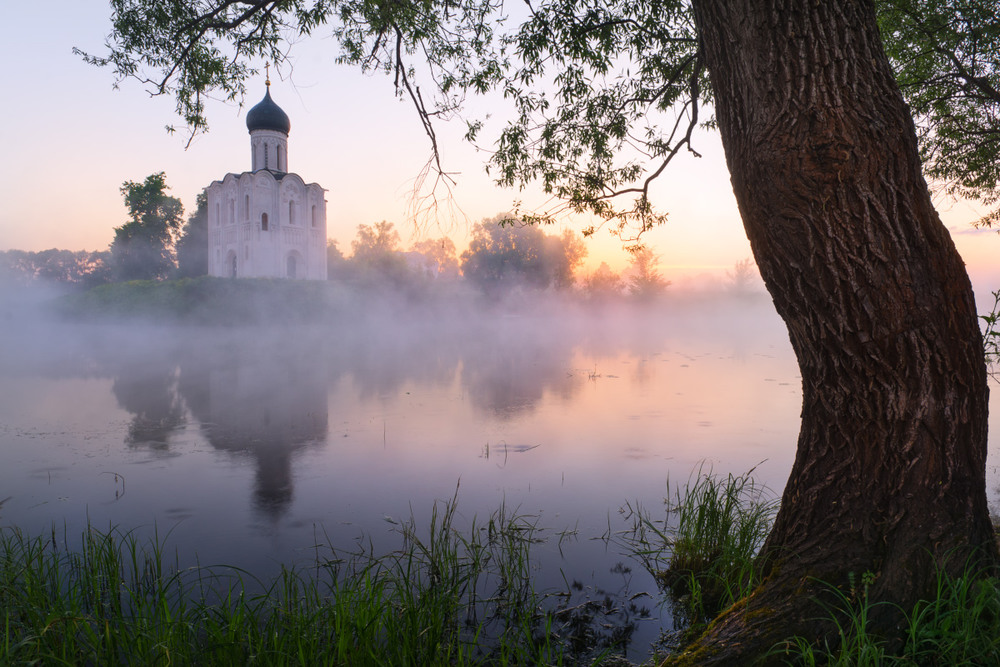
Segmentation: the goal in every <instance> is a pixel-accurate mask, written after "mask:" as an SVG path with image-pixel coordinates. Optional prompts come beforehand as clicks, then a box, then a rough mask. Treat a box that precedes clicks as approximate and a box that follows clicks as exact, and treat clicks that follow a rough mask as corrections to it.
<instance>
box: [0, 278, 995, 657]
mask: <svg viewBox="0 0 1000 667" xmlns="http://www.w3.org/2000/svg"><path fill="white" fill-rule="evenodd" d="M46 296H48V295H46ZM341 299H342V303H341V306H342V307H341V308H340V310H338V311H336V312H337V313H338V315H337V317H333V318H328V319H325V320H324V321H322V322H314V323H303V324H294V325H291V324H284V323H283V322H282V321H281V320H280V318H278V320H277V321H274V319H273V318H270V319H269V318H268V316H267V313H266V312H265V313H262V317H261V318H260V320H261V321H263V322H270V323H267V324H262V325H258V326H197V325H193V324H192V325H183V326H168V325H162V324H157V323H155V322H144V323H133V324H126V323H117V324H107V323H99V322H91V323H72V322H67V321H66V320H64V319H61V318H59V317H57V316H55V315H53V314H51V313H49V312H48V311H47V310H46V309H45V308H44V307H42V306H38V305H36V304H35V303H34V302H31V301H29V300H27V299H24V298H20V297H19V298H18V299H14V298H13V297H9V296H8V297H7V298H6V299H5V300H4V302H3V307H2V308H0V315H2V317H3V319H4V328H3V331H2V334H0V335H2V343H3V350H4V354H3V356H2V358H0V500H2V501H3V502H2V504H0V526H16V527H18V528H20V529H22V530H24V531H27V532H28V533H29V534H44V535H48V534H50V532H53V531H54V533H55V534H56V535H57V536H58V539H60V540H61V539H63V536H64V535H65V536H67V537H68V538H69V541H70V545H71V546H72V544H74V543H75V541H76V539H77V537H78V535H79V533H80V532H81V531H82V530H83V529H84V527H85V526H86V525H87V524H88V522H89V523H90V524H92V525H94V526H96V527H97V528H107V527H111V526H116V527H119V528H122V529H124V530H135V531H138V532H139V533H140V534H152V532H153V531H154V530H155V531H157V532H158V533H159V534H160V535H161V536H162V535H165V534H169V543H168V545H169V549H170V551H171V552H173V551H174V550H175V549H176V551H177V553H178V557H179V559H180V562H181V564H182V565H184V564H190V563H194V562H199V563H201V564H212V563H226V564H230V565H235V566H238V567H243V568H246V569H248V570H249V571H251V572H254V573H255V574H258V575H259V576H265V577H266V576H272V575H273V574H274V573H275V572H277V571H278V569H279V567H280V564H286V565H292V564H299V565H303V564H306V565H307V564H308V563H309V562H310V560H311V559H312V558H314V557H315V556H316V555H317V553H318V551H317V550H316V548H315V547H316V545H318V544H321V545H327V544H330V545H332V546H334V547H336V548H343V549H347V548H351V547H352V545H354V544H356V543H357V541H358V540H360V539H362V538H364V539H365V540H371V541H372V543H373V544H375V545H376V546H383V547H384V548H386V549H388V548H392V547H393V546H395V545H396V538H395V535H394V534H393V533H392V530H393V528H394V524H393V523H392V522H391V520H398V519H405V518H408V517H409V516H411V514H412V515H413V516H415V517H416V518H417V520H418V522H420V523H421V525H423V526H426V524H427V520H428V517H429V514H430V510H431V508H432V506H433V503H434V502H435V501H436V500H438V501H441V500H446V499H449V498H451V497H452V495H453V494H454V493H455V492H456V488H457V489H458V510H459V515H460V517H461V520H462V521H465V522H470V521H471V519H472V517H474V516H478V517H480V518H484V517H487V516H488V515H489V514H490V513H491V512H492V511H494V510H495V509H497V508H498V507H499V506H500V504H501V503H506V505H507V506H508V507H518V508H519V509H520V511H522V512H525V513H529V514H532V515H535V516H537V517H538V523H539V525H540V526H541V527H543V528H545V529H546V531H545V532H544V533H543V536H545V535H547V536H548V537H549V539H548V541H547V542H546V543H544V544H541V545H538V547H537V549H536V553H538V554H540V555H541V561H540V562H541V571H540V572H539V577H540V580H541V581H542V582H543V583H544V582H548V584H547V585H551V586H555V587H558V586H561V585H563V582H564V580H563V579H562V577H563V576H565V577H567V578H568V579H576V580H579V581H581V582H582V583H583V584H584V585H585V586H593V587H595V588H600V589H603V590H610V591H618V590H620V589H622V588H623V587H624V586H626V585H627V586H628V587H630V589H631V590H633V591H635V590H647V591H655V584H654V583H653V582H652V580H651V579H650V578H649V577H648V576H646V574H645V572H643V571H642V569H641V566H640V565H639V564H638V563H636V562H631V561H629V560H628V558H627V557H626V556H625V555H623V554H622V553H619V552H618V551H617V550H616V547H615V545H614V544H610V543H608V542H607V541H606V540H601V539H599V538H601V537H602V536H604V535H607V534H608V532H609V531H612V532H613V531H617V530H621V529H623V528H624V527H625V526H624V523H623V519H622V517H621V516H620V514H619V510H620V508H621V507H622V506H623V505H624V504H625V503H626V502H632V503H635V502H639V503H640V504H642V505H643V506H645V507H646V508H649V509H651V510H654V511H657V510H658V509H659V508H660V507H661V506H662V499H663V496H664V493H665V491H666V480H667V479H668V477H669V479H670V480H671V483H672V484H673V485H676V484H677V483H678V482H683V481H684V480H686V479H688V477H689V476H690V475H691V474H692V472H694V471H696V470H697V468H698V466H699V465H700V464H701V463H702V462H704V463H705V464H706V465H709V466H711V467H712V468H713V469H714V470H715V472H718V473H722V474H725V473H728V472H734V473H737V474H740V473H743V472H746V471H747V470H749V469H751V468H753V467H754V466H757V468H756V471H755V477H756V479H757V480H758V481H760V482H762V483H764V484H766V485H767V486H769V487H770V488H771V489H772V490H773V491H774V493H775V494H776V495H780V492H781V489H782V487H783V485H784V482H785V479H786V477H787V474H788V470H789V469H790V467H791V463H792V460H793V457H794V454H795V442H796V437H797V433H798V426H799V412H800V408H801V386H800V378H799V374H798V368H797V366H796V363H795V359H794V357H793V355H792V352H791V348H790V345H789V343H788V339H787V334H786V333H785V330H784V326H783V324H782V322H781V321H780V319H778V317H777V315H776V314H775V313H774V311H773V307H772V306H771V304H770V301H769V300H768V299H767V298H766V297H765V296H763V295H750V296H744V297H741V298H736V297H732V296H719V295H716V296H714V297H710V296H708V295H701V296H698V297H685V296H684V295H683V294H676V295H673V296H671V297H670V298H666V299H664V300H662V301H660V302H658V303H657V304H655V307H639V306H637V305H635V304H604V305H603V306H602V305H595V304H580V303H570V302H568V301H564V300H560V299H557V298H555V297H550V296H542V297H537V298H527V297H525V298H522V299H518V300H516V301H514V302H508V303H492V304H487V305H485V306H480V305H478V304H476V303H475V302H474V301H472V300H470V299H462V298H456V299H454V300H453V301H450V302H441V301H437V302H434V303H427V302H421V303H416V304H410V305H408V304H407V303H406V302H405V300H404V299H389V300H385V301H378V300H374V299H371V298H362V297H361V296H359V295H342V297H341ZM993 393H994V397H993V407H994V411H993V415H996V414H997V398H996V396H997V395H998V394H1000V392H996V391H994V392H993ZM992 421H993V422H994V423H995V422H996V417H995V416H994V417H993V418H992ZM992 432H993V434H992V435H991V440H990V458H989V465H988V471H987V472H988V475H989V479H990V480H991V482H990V492H991V501H992V502H994V504H996V500H997V491H996V487H997V473H996V471H997V460H998V459H997V455H996V454H997V450H998V438H997V435H996V433H997V429H996V428H994V429H993V430H992ZM560 531H569V532H568V533H567V534H571V537H570V538H569V539H565V540H563V541H562V542H560V540H559V539H558V537H557V533H559V532H560ZM376 550H377V551H378V549H376ZM327 553H328V552H327ZM618 563H625V564H626V565H627V566H628V567H631V573H630V574H628V575H624V574H622V572H621V571H620V570H617V571H613V570H615V566H616V564H618ZM648 606H650V607H651V609H652V613H653V617H652V620H651V621H650V622H649V623H647V624H646V625H645V626H642V628H643V629H642V630H641V631H640V634H639V635H637V637H636V642H635V645H636V646H637V647H642V648H643V650H645V649H644V647H648V646H649V644H650V642H651V641H652V639H655V636H656V634H657V633H658V632H659V628H660V627H661V625H662V627H665V628H668V627H669V626H670V620H669V612H667V611H664V610H663V609H661V608H657V607H656V601H655V599H653V598H650V599H649V600H648ZM643 633H645V634H643Z"/></svg>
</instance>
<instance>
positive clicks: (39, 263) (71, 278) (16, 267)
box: [0, 248, 110, 287]
mask: <svg viewBox="0 0 1000 667" xmlns="http://www.w3.org/2000/svg"><path fill="white" fill-rule="evenodd" d="M109 259H110V253H109V252H108V251H106V250H102V251H96V252H91V251H89V250H78V251H73V250H60V249H58V248H50V249H49V250H41V251H38V252H30V251H26V250H3V251H0V281H4V282H7V281H9V282H13V283H16V284H21V285H28V284H32V283H36V282H48V283H63V284H69V285H82V286H86V287H93V286H95V285H99V284H102V283H105V282H107V281H108V279H109V276H108V262H109Z"/></svg>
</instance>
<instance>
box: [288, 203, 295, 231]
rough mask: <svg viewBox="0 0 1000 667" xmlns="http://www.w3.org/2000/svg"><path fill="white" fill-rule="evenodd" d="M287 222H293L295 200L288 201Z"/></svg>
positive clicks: (291, 223)
mask: <svg viewBox="0 0 1000 667" xmlns="http://www.w3.org/2000/svg"><path fill="white" fill-rule="evenodd" d="M288 224H290V225H294V224H295V202H293V201H290V202H288Z"/></svg>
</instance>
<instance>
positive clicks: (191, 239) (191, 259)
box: [177, 192, 208, 278]
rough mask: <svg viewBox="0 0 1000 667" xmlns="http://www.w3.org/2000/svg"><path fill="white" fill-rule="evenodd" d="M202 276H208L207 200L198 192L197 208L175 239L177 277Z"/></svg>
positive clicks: (203, 194) (202, 193)
mask: <svg viewBox="0 0 1000 667" xmlns="http://www.w3.org/2000/svg"><path fill="white" fill-rule="evenodd" d="M204 275H208V200H207V198H206V197H205V193H204V192H199V193H198V199H197V208H195V211H194V213H192V214H191V216H190V217H189V218H188V220H187V222H186V223H184V228H183V229H182V230H181V235H180V238H178V239H177V276H178V277H180V278H194V277H196V276H204Z"/></svg>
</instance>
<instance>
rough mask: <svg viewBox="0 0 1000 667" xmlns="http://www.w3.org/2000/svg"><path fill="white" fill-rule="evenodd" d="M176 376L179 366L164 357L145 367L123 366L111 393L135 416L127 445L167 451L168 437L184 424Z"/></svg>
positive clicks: (127, 437) (151, 360) (127, 436)
mask: <svg viewBox="0 0 1000 667" xmlns="http://www.w3.org/2000/svg"><path fill="white" fill-rule="evenodd" d="M177 375H178V371H177V366H176V364H175V363H172V362H170V361H168V360H166V359H162V358H152V359H150V360H149V363H148V364H145V365H142V366H123V367H122V368H121V369H120V370H119V372H118V374H116V375H115V379H114V382H113V383H112V385H111V392H112V393H113V394H114V396H115V400H117V401H118V405H119V406H121V407H122V409H124V410H127V411H128V412H130V413H131V414H132V422H131V423H130V424H129V427H128V434H127V435H126V436H125V442H126V443H128V444H129V445H147V446H150V447H152V448H153V449H157V450H165V449H166V448H167V438H168V437H169V435H170V434H171V433H172V432H173V431H174V430H176V429H177V428H178V427H180V426H182V425H183V424H184V423H185V420H184V406H183V404H182V402H181V399H180V396H179V395H178V393H177Z"/></svg>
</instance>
